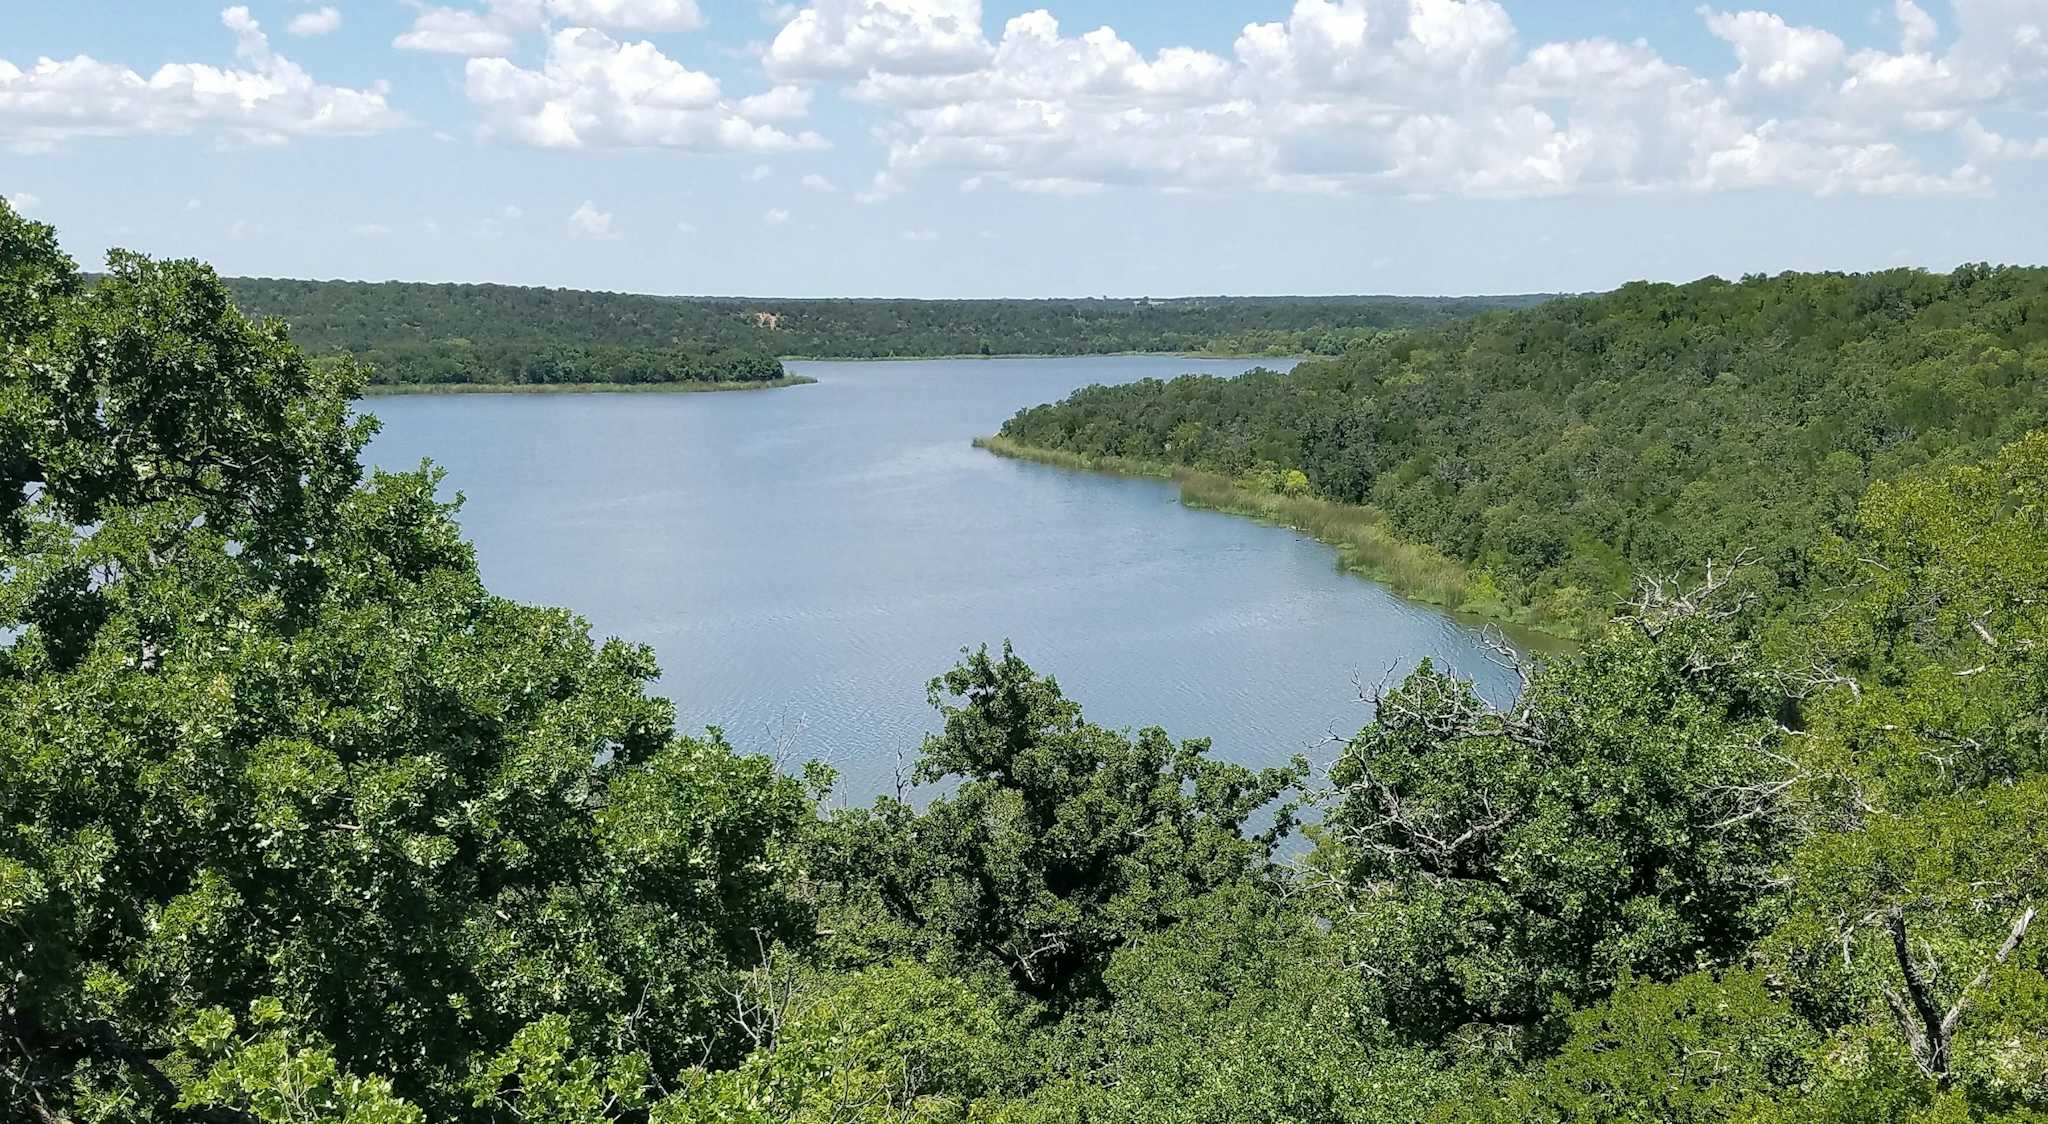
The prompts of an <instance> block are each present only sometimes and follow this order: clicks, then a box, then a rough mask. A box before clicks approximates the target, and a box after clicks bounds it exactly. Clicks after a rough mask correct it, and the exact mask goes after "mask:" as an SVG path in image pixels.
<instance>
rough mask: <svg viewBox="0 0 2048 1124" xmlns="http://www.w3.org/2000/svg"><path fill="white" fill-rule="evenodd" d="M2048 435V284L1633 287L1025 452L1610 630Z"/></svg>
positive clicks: (1810, 281)
mask: <svg viewBox="0 0 2048 1124" xmlns="http://www.w3.org/2000/svg"><path fill="white" fill-rule="evenodd" d="M2044 424H2048V269H2009V268H1990V267H1986V266H1969V267H1964V268H1962V269H1958V270H1957V271H1955V272H1954V273H1951V274H1948V275H1940V274H1929V273H1923V272H1918V271H1911V270H1896V271H1892V272H1887V273H1876V274H1865V275H1842V274H1787V275H1784V276H1780V277H1750V278H1745V279H1744V280H1742V281H1740V282H1735V283H1731V282H1726V281H1722V280H1719V279H1716V278H1709V279H1706V280H1703V281H1698V282H1694V283H1692V284H1688V285H1678V286H1673V285H1652V284H1634V285H1629V286H1626V287H1624V288H1622V289H1620V290H1618V291H1616V292H1613V293H1608V294H1604V295H1601V296H1594V297H1583V298H1573V299H1564V300H1558V301H1554V302H1551V303H1548V304H1544V305H1542V306H1540V307H1536V308H1531V309H1525V310H1519V311H1508V312H1496V313H1491V314H1488V315H1484V316H1480V317H1477V318H1474V319H1470V320H1466V321H1462V322H1459V323H1456V324H1451V325H1447V326H1443V327H1439V328H1433V329H1426V330H1420V331H1414V332H1407V333H1400V334H1393V335H1384V336H1381V337H1378V338H1375V339H1373V340H1370V341H1366V342H1364V343H1362V344H1361V345H1359V346H1357V347H1355V348H1354V349H1352V350H1351V351H1349V352H1348V353H1346V354H1345V355H1344V356H1342V357H1341V358H1336V359H1332V360H1328V361H1324V362H1311V363H1307V364H1304V365H1302V366H1300V367H1298V368H1297V369H1295V370H1294V371H1293V372H1292V373H1291V374H1289V375H1280V374H1276V373H1273V372H1270V371H1268V372H1257V373H1251V374H1247V375H1244V376H1242V377H1239V378H1233V379H1220V378H1213V377H1188V378H1181V379H1175V380H1173V381H1170V382H1162V381H1158V380H1149V381H1145V382H1140V383H1134V384H1130V385H1125V386H1113V387H1091V388H1088V389H1085V390H1082V391H1080V392H1078V393H1076V394H1074V395H1073V396H1072V397H1070V398H1068V399H1067V400H1066V401H1065V402H1061V403H1058V404H1056V405H1050V406H1044V407H1040V408H1037V409H1032V410H1027V411H1024V412H1022V413H1020V414H1019V415H1018V416H1017V417H1016V418H1014V419H1012V420H1011V421H1010V422H1009V423H1007V424H1006V425H1004V426H1003V429H1002V436H1003V437H1005V438H1007V439H1009V440H1011V441H1014V442H1016V443H1018V444H1019V445H1021V446H1023V447H1026V448H1035V449H1043V450H1053V451H1057V452H1063V453H1067V454H1074V455H1078V456H1080V457H1083V458H1099V457H1109V458H1122V459H1125V460H1128V461H1130V462H1134V463H1137V464H1140V465H1160V464H1165V465H1177V466H1185V467H1188V468H1193V469H1199V470H1205V471H1208V472H1212V473H1218V474H1222V475H1225V476H1228V477H1231V478H1233V479H1234V480H1236V481H1239V482H1240V483H1242V484H1243V485H1244V486H1246V487H1248V488H1251V489H1253V490H1257V489H1267V490H1270V489H1272V488H1274V487H1275V486H1276V484H1280V483H1284V481H1285V479H1286V476H1287V474H1288V473H1289V472H1298V473H1300V474H1301V476H1302V478H1303V480H1302V483H1303V484H1304V485H1305V486H1306V490H1307V492H1308V493H1310V494H1311V495H1313V496H1316V497H1320V498H1323V499H1327V500H1332V501H1336V502H1339V503H1343V504H1349V505H1364V506H1366V507H1368V508H1370V509H1371V511H1372V512H1373V513H1374V515H1375V516H1377V517H1380V518H1383V519H1384V521H1385V525H1386V526H1387V527H1388V528H1389V529H1391V531H1392V532H1393V534H1395V535H1396V536H1398V537H1400V538H1402V539H1406V540H1409V541H1412V542H1417V543H1421V544H1425V545H1427V546H1428V547H1431V548H1434V549H1435V550H1437V551H1441V552H1442V553H1443V554H1444V555H1447V556H1449V558H1451V559H1453V560H1456V561H1458V562H1462V563H1464V564H1466V566H1467V567H1468V568H1469V570H1470V572H1471V579H1470V580H1469V581H1468V582H1467V583H1466V584H1465V586H1464V594H1463V599H1464V603H1465V606H1466V607H1470V608H1475V609H1482V610H1504V611H1503V612H1501V615H1505V616H1509V617H1517V616H1519V617H1521V618H1523V619H1530V620H1534V621H1538V622H1544V623H1550V624H1553V625H1559V624H1561V625H1566V626H1575V627H1577V628H1578V629H1580V630H1585V629H1588V628H1591V627H1597V623H1598V622H1599V621H1600V620H1603V619H1604V618H1605V617H1606V616H1607V615H1608V614H1609V613H1610V612H1611V611H1612V609H1613V607H1614V605H1615V603H1616V601H1617V599H1618V598H1619V597H1621V596H1622V595H1623V594H1625V593H1626V592H1627V591H1628V589H1629V586H1630V582H1631V580H1632V579H1633V577H1634V576H1635V575H1637V574H1642V573H1659V574H1663V573H1668V572H1670V571H1671V569H1672V568H1673V567H1675V566H1680V565H1682V564H1685V563H1688V562H1698V561H1700V560H1703V559H1707V558H1729V557H1732V556H1734V555H1735V554H1736V553H1738V552H1741V551H1747V552H1748V553H1749V554H1750V555H1751V556H1753V557H1754V558H1755V559H1756V560H1757V561H1758V562H1759V563H1760V565H1759V566H1758V567H1757V569H1756V572H1755V574H1754V575H1753V579H1755V580H1754V581H1753V582H1752V584H1755V585H1757V586H1758V589H1757V592H1759V593H1762V594H1764V595H1766V596H1767V597H1770V598H1772V599H1774V600H1776V599H1783V598H1784V597H1788V596H1796V595H1798V594H1799V593H1800V592H1801V591H1803V590H1805V589H1807V588H1808V587H1810V586H1811V584H1812V582H1813V580H1814V577H1815V573H1816V571H1815V566H1816V562H1815V558H1814V554H1813V551H1814V548H1815V545H1816V544H1817V543H1818V542H1819V541H1820V538H1821V536H1822V535H1824V534H1826V533H1830V532H1833V533H1843V532H1846V531H1847V530H1848V529H1849V526H1850V524H1851V522H1852V521H1853V520H1854V519H1855V517H1856V510H1857V509H1856V501H1857V498H1858V497H1859V496H1861V495H1863V493H1864V491H1865V490H1866V489H1867V488H1868V487H1869V486H1870V485H1871V484H1872V483H1873V482H1875V481H1882V480H1896V479H1900V478H1901V477H1903V476H1905V475H1907V474H1909V473H1913V472H1919V471H1923V470H1926V469H1928V468H1929V467H1932V466H1941V465H1955V464H1967V463H1972V462H1975V461H1978V460H1981V459H1982V458H1984V457H1985V456H1987V455H1988V454H1990V453H1991V452H1992V451H1993V450H1995V449H1996V448H1998V447H1999V446H2000V445H2002V444H2005V443H2007V442H2010V441H2012V440H2014V439H2015V438H2017V437H2018V436H2020V435H2021V434H2024V433H2026V432H2028V431H2029V430H2032V429H2035V428H2037V427H2040V426H2042V425H2044Z"/></svg>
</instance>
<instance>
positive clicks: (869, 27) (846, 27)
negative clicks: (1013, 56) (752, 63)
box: [762, 0, 990, 78]
mask: <svg viewBox="0 0 2048 1124" xmlns="http://www.w3.org/2000/svg"><path fill="white" fill-rule="evenodd" d="M989 51H990V48H989V43H988V39H987V37H986V36H985V35H983V34H982V30H981V0H816V2H815V3H812V4H810V5H808V6H806V7H804V8H802V9H800V10H799V11H798V12H797V13H796V14H795V15H794V16H793V17H792V18H791V19H790V20H789V21H788V22H787V23H786V24H784V25H783V28H782V30H781V31H780V32H778V33H777V34H776V36H775V39H774V41H773V42H771V43H770V44H769V45H768V52H767V54H766V56H765V57H764V59H763V60H762V61H763V63H764V64H765V65H766V67H767V68H768V73H770V74H771V75H774V76H776V77H778V78H828V77H858V76H861V75H864V74H867V73H869V72H871V71H874V72H881V73H887V74H918V75H928V74H958V73H962V72H964V71H968V70H972V69H974V68H975V67H977V66H979V65H981V64H982V63H983V62H984V61H986V60H987V58H988V55H989Z"/></svg>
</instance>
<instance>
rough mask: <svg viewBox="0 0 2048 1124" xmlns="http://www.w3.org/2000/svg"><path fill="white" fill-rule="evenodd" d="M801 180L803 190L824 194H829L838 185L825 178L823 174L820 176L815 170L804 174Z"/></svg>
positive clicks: (836, 188)
mask: <svg viewBox="0 0 2048 1124" xmlns="http://www.w3.org/2000/svg"><path fill="white" fill-rule="evenodd" d="M801 182H802V184H803V186H804V190H806V191H816V192H821V193H823V194H826V195H830V194H831V193H833V192H835V191H838V190H839V188H838V186H837V185H835V184H834V183H833V182H832V181H831V180H829V179H826V178H825V177H824V176H821V175H819V174H818V173H816V172H812V173H810V174H809V175H807V176H805V177H804V178H803V180H802V181H801Z"/></svg>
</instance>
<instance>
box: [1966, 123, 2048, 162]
mask: <svg viewBox="0 0 2048 1124" xmlns="http://www.w3.org/2000/svg"><path fill="white" fill-rule="evenodd" d="M1961 135H1962V138H1963V143H1964V144H1965V145H1966V146H1968V148H1969V150H1970V153H1971V155H1972V156H1974V157H1975V158H1976V159H1978V160H1984V161H1992V160H2048V137H2040V138H2036V139H2034V140H2014V139H2012V138H2011V137H2005V136H2000V135H1999V134H1997V133H1994V132H1992V131H1991V130H1989V129H1987V128H1985V127H1984V126H1983V124H1982V123H1980V122H1979V121H1978V120H1977V119H1976V118H1974V117H1972V118H1970V119H1969V120H1968V121H1965V122H1963V127H1962V129H1961Z"/></svg>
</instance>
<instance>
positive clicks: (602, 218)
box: [569, 199, 619, 239]
mask: <svg viewBox="0 0 2048 1124" xmlns="http://www.w3.org/2000/svg"><path fill="white" fill-rule="evenodd" d="M569 230H570V232H571V233H574V234H575V235H577V236H578V237H581V238H597V239H609V238H617V237H618V236H619V232H618V229H617V228H616V227H614V226H613V225H612V213H611V212H610V211H600V210H598V209H597V205H596V204H594V203H592V202H591V201H590V200H588V199H585V200H584V201H583V205H582V206H580V207H577V208H576V210H575V211H574V212H573V213H571V214H570V215H569Z"/></svg>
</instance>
